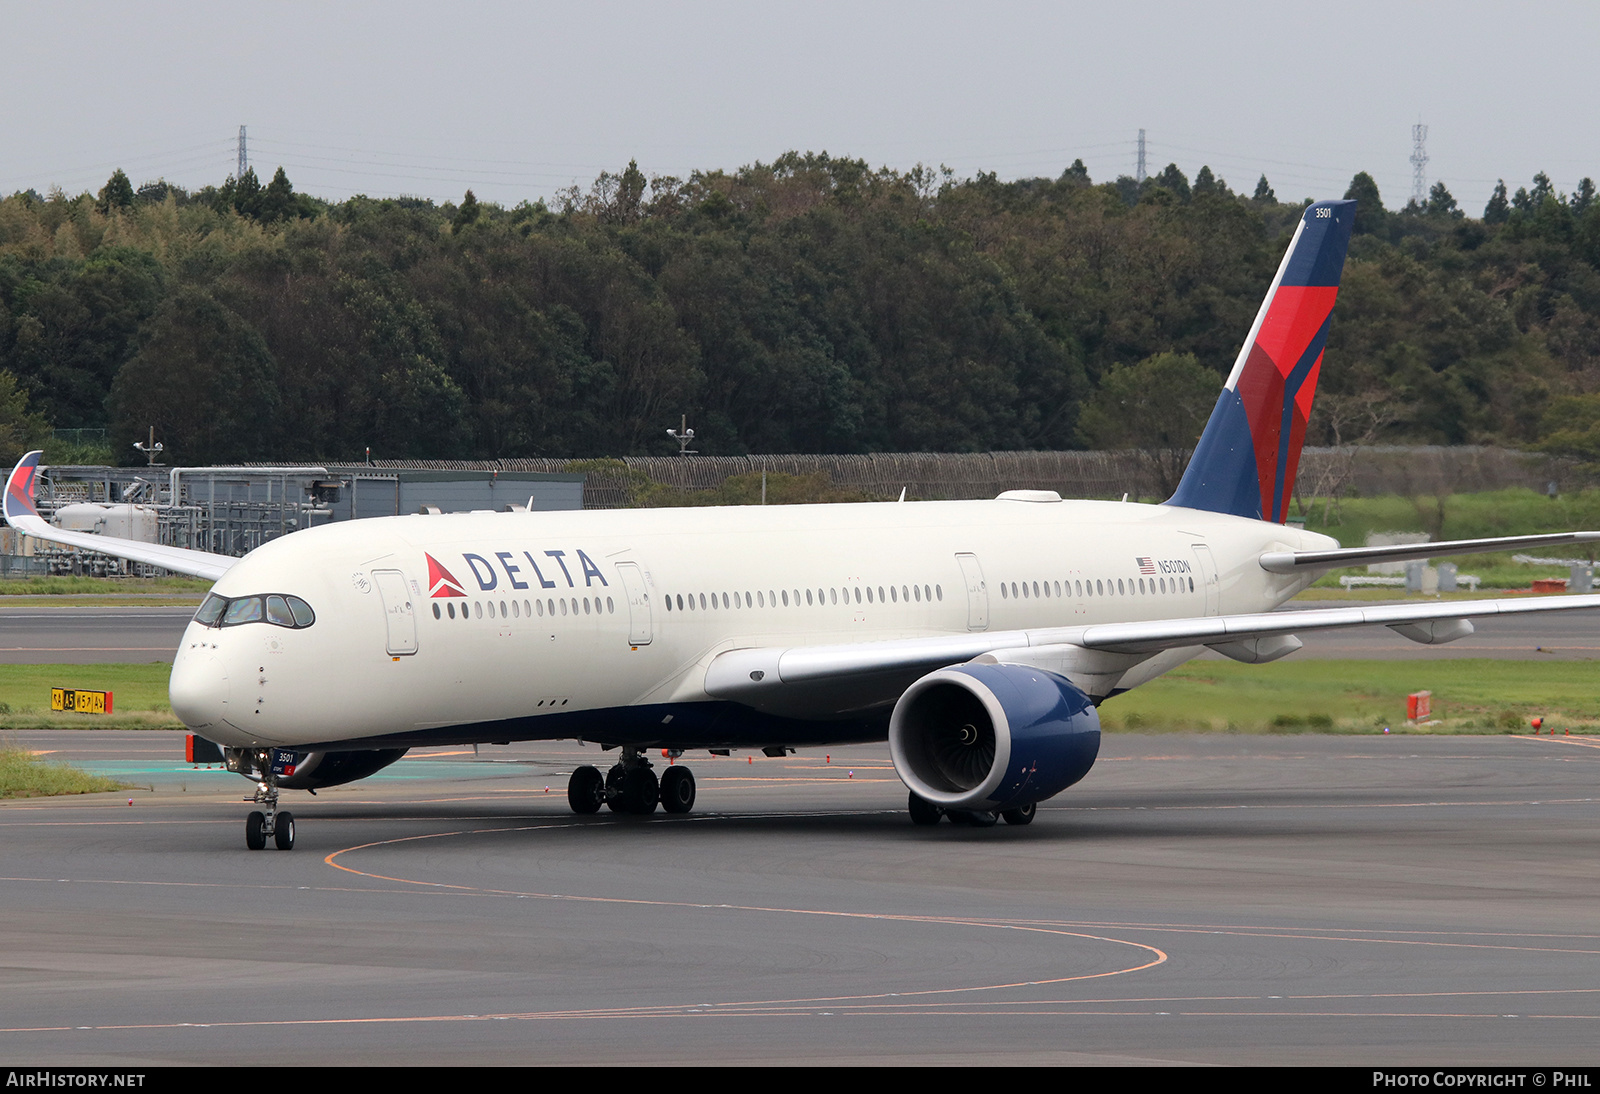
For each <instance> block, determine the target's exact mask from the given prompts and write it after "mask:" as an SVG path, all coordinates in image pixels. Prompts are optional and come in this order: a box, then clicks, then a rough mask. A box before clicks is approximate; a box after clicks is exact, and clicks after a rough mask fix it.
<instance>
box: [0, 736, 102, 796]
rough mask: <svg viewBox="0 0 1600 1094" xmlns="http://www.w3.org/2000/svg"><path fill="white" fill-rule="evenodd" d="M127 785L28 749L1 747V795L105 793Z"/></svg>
mask: <svg viewBox="0 0 1600 1094" xmlns="http://www.w3.org/2000/svg"><path fill="white" fill-rule="evenodd" d="M127 785H128V784H126V783H120V782H117V781H116V780H115V779H107V778H102V777H101V776H99V775H91V774H89V773H88V772H86V771H79V770H78V769H77V768H75V767H69V766H67V765H66V764H63V763H47V762H45V761H43V760H41V759H39V758H38V757H37V756H35V755H34V754H33V753H31V752H29V751H28V750H27V749H23V748H13V747H10V746H0V798H50V797H55V796H56V795H59V794H102V793H105V792H106V791H109V790H121V789H123V788H124V787H125V786H127Z"/></svg>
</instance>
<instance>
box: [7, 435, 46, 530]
mask: <svg viewBox="0 0 1600 1094" xmlns="http://www.w3.org/2000/svg"><path fill="white" fill-rule="evenodd" d="M43 455H44V453H43V452H42V451H33V452H29V453H28V454H27V455H26V456H24V457H22V459H20V460H18V461H17V466H16V467H14V468H12V470H11V477H10V478H8V479H7V480H6V496H5V515H6V520H8V521H9V520H11V518H12V517H37V516H38V515H39V510H38V509H36V508H35V507H34V504H33V477H34V474H35V473H36V472H37V471H38V470H39V458H40V457H41V456H43Z"/></svg>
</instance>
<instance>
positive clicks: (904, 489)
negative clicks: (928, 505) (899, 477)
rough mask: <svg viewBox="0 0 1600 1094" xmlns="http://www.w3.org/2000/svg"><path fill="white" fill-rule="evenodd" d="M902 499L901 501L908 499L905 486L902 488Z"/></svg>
mask: <svg viewBox="0 0 1600 1094" xmlns="http://www.w3.org/2000/svg"><path fill="white" fill-rule="evenodd" d="M900 500H901V501H905V500H906V488H905V487H903V486H902V487H901V488H900Z"/></svg>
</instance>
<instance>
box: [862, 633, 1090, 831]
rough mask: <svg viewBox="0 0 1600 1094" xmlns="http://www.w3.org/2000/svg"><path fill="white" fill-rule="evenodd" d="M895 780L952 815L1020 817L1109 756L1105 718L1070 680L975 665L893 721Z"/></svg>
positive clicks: (935, 682)
mask: <svg viewBox="0 0 1600 1094" xmlns="http://www.w3.org/2000/svg"><path fill="white" fill-rule="evenodd" d="M889 753H890V755H891V756H892V757H893V758H894V767H895V771H896V772H897V773H898V774H899V776H900V778H901V780H902V781H904V782H905V784H906V785H907V786H908V787H910V788H911V789H912V790H913V791H914V792H915V793H916V794H917V795H918V796H919V797H922V798H925V799H926V800H928V801H930V802H932V803H933V804H935V805H938V806H942V807H944V808H946V809H969V810H974V811H986V810H1004V809H1015V808H1018V807H1020V806H1024V805H1027V804H1029V803H1031V802H1040V801H1044V800H1045V799H1046V798H1049V797H1053V796H1054V795H1056V794H1059V793H1060V792H1061V791H1063V790H1065V789H1066V788H1067V787H1069V786H1071V785H1072V784H1073V783H1075V782H1077V781H1078V780H1079V779H1081V778H1083V777H1084V776H1085V775H1086V774H1088V773H1089V769H1090V768H1091V767H1093V766H1094V761H1095V757H1096V756H1098V755H1099V753H1100V715H1099V712H1098V711H1097V710H1095V707H1094V703H1093V702H1091V701H1090V699H1089V697H1088V696H1087V695H1085V694H1084V693H1083V692H1081V691H1079V690H1078V689H1077V688H1076V687H1074V686H1073V684H1072V682H1071V681H1070V680H1068V679H1067V678H1066V677H1064V676H1058V675H1056V674H1055V673H1053V672H1046V671H1045V670H1043V669H1036V668H1029V667H1027V666H1024V665H983V664H965V665H957V666H955V667H953V668H947V669H940V670H939V671H937V672H931V673H929V674H928V675H927V676H924V677H923V678H922V679H920V680H918V681H917V682H916V683H914V684H912V685H911V686H910V687H909V688H907V689H906V691H905V694H903V695H902V696H901V697H900V701H899V702H898V703H896V704H895V708H894V714H893V715H892V716H891V717H890V719H889Z"/></svg>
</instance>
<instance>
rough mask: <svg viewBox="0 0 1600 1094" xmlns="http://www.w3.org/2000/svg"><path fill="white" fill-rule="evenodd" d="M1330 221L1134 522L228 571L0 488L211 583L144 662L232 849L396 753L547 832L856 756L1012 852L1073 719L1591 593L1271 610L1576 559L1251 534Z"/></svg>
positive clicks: (907, 516) (407, 551)
mask: <svg viewBox="0 0 1600 1094" xmlns="http://www.w3.org/2000/svg"><path fill="white" fill-rule="evenodd" d="M1354 207H1355V203H1354V202H1350V201H1337V202H1319V203H1317V204H1314V205H1311V206H1309V207H1308V208H1307V209H1306V210H1305V214H1304V217H1303V219H1302V220H1301V222H1300V225H1299V227H1298V229H1297V230H1296V232H1295V236H1294V239H1293V241H1292V242H1291V243H1290V245H1289V250H1288V252H1287V254H1285V256H1284V259H1283V262H1282V264H1281V265H1280V266H1279V268H1278V272H1277V276H1276V277H1275V278H1274V279H1273V282H1272V285H1271V287H1270V289H1269V290H1268V292H1267V295H1266V299H1265V300H1264V301H1263V303H1262V305H1261V309H1260V312H1259V313H1258V314H1257V316H1256V320H1255V324H1254V326H1253V327H1252V328H1251V330H1250V334H1249V337H1248V338H1247V339H1246V340H1245V343H1244V348H1243V349H1242V350H1241V352H1240V353H1239V357H1238V360H1237V361H1236V363H1235V364H1234V367H1233V371H1232V373H1231V374H1230V375H1229V377H1228V380H1227V383H1226V385H1225V386H1224V388H1223V391H1222V394H1221V396H1220V398H1219V399H1218V400H1217V405H1216V409H1215V410H1214V411H1213V412H1212V415H1211V418H1210V421H1209V422H1208V424H1207V426H1206V429H1205V432H1204V434H1203V435H1202V436H1201V438H1200V441H1199V445H1198V447H1197V449H1196V451H1195V455H1194V458H1193V460H1192V462H1191V463H1190V465H1189V467H1188V469H1187V471H1186V472H1185V474H1184V477H1183V480H1182V483H1181V484H1180V486H1179V487H1178V491H1177V493H1176V494H1174V495H1173V497H1172V498H1171V499H1170V500H1169V501H1167V502H1166V503H1164V504H1161V505H1141V504H1126V503H1123V504H1118V503H1113V502H1099V501H1063V500H1061V498H1060V497H1058V496H1057V495H1056V494H1055V493H1053V492H1051V491H1038V490H1013V491H1008V492H1006V493H1004V494H1001V495H1000V496H999V497H998V498H997V499H995V500H993V501H960V502H920V503H916V504H896V503H887V504H846V505H805V506H798V505H797V506H773V507H732V508H712V509H656V510H610V511H589V512H574V513H534V512H510V513H466V514H451V515H437V514H435V515H421V514H419V515H416V516H402V517H388V518H378V519H367V520H356V521H350V522H348V523H344V524H337V525H330V526H324V527H320V528H315V529H311V530H307V531H302V532H297V533H295V534H293V535H289V536H285V537H284V538H281V539H278V540H275V541H273V542H270V543H268V544H265V545H264V546H262V547H260V548H259V549H257V550H255V551H252V552H251V553H250V554H249V555H247V556H245V557H244V558H232V557H229V556H224V555H214V554H208V553H206V552H202V551H192V550H185V549H181V548H174V547H163V546H154V545H150V544H143V543H135V542H131V541H126V540H116V539H111V538H109V537H104V536H98V535H92V534H85V533H76V532H67V531H63V530H61V529H58V528H55V527H53V526H51V525H49V524H48V523H46V522H45V521H44V520H43V519H41V518H40V516H39V514H38V512H37V510H36V509H35V507H34V504H33V483H34V474H35V471H36V469H37V467H38V463H39V458H40V453H38V452H33V453H30V454H29V455H28V456H26V457H24V458H23V460H22V461H21V462H20V463H19V464H18V465H17V467H16V469H15V470H14V471H13V472H12V474H11V477H10V480H9V481H8V484H7V488H6V493H5V516H6V519H7V520H9V521H10V522H11V524H12V525H13V526H15V527H16V528H17V529H18V530H19V531H22V532H24V533H26V534H28V535H32V536H37V537H39V538H40V539H47V540H54V541H57V542H60V543H65V544H70V545H74V546H78V547H83V548H87V549H89V550H94V551H100V552H104V553H107V554H113V555H119V556H122V557H125V558H129V559H133V560H136V561H141V562H147V563H153V564H155V565H158V566H162V567H165V568H167V569H169V570H175V571H177V572H179V573H186V574H193V575H197V576H201V577H206V578H211V579H214V580H215V581H216V585H215V586H214V587H213V589H212V590H211V593H210V594H209V595H208V596H207V597H206V599H205V602H204V603H203V604H202V605H201V607H200V610H199V612H198V613H197V614H196V615H195V618H194V620H193V622H192V623H190V625H189V627H188V629H187V631H186V632H185V633H184V636H183V640H182V644H181V648H180V649H179V650H178V654H177V658H176V660H175V661H174V663H173V666H172V682H171V697H172V709H173V711H174V712H175V713H176V714H177V715H178V717H180V718H181V719H182V720H183V722H184V723H185V724H186V725H188V726H190V727H191V728H192V729H193V730H194V731H195V733H196V734H197V735H200V736H203V737H205V738H207V739H209V740H211V741H213V742H216V743H217V744H219V745H220V746H222V747H223V749H224V750H225V754H226V757H227V760H228V764H229V766H230V768H232V769H233V770H236V771H238V772H239V773H241V774H244V775H246V776H247V777H249V778H251V779H253V780H255V781H256V782H257V783H258V788H257V793H256V800H257V802H258V803H261V804H263V805H264V806H265V807H266V808H265V809H264V810H258V811H255V812H252V813H251V814H250V816H249V818H248V820H247V823H246V833H245V834H246V843H247V844H248V846H250V847H251V848H261V847H264V846H265V845H266V841H267V840H268V839H269V838H271V839H272V840H273V841H274V842H275V843H276V844H277V846H278V847H280V848H283V849H288V848H290V847H292V846H293V844H294V819H293V817H292V815H291V814H290V813H288V812H284V811H279V810H278V808H277V804H278V796H279V791H280V790H281V789H315V788H317V787H321V786H332V785H337V784H339V783H344V782H349V781H350V780H353V779H359V778H362V777H364V776H366V775H370V774H372V773H373V772H375V771H377V770H378V769H380V768H382V767H384V766H385V765H387V764H390V763H393V762H394V761H395V760H397V759H399V757H400V756H401V755H403V754H404V752H405V751H406V749H408V748H411V747H415V746H419V745H443V744H459V743H468V742H507V741H513V740H556V739H580V740H584V741H590V742H595V743H598V744H600V745H603V746H605V747H606V748H608V749H611V748H615V749H617V750H618V752H619V758H618V760H617V762H616V764H615V766H613V767H611V768H610V770H609V771H608V772H606V773H605V774H602V773H601V772H600V771H599V770H598V769H597V768H594V767H587V766H585V767H580V768H578V770H577V771H575V772H573V774H572V777H571V781H570V783H569V785H568V798H569V801H570V803H571V806H572V808H573V809H574V810H575V811H576V812H578V813H593V812H595V811H596V810H598V809H599V808H600V807H601V806H602V805H607V806H609V807H610V808H611V809H613V810H616V811H618V812H627V813H639V814H643V813H651V812H653V811H654V810H655V809H656V807H657V805H658V804H659V805H661V806H663V807H665V809H666V810H667V812H670V813H684V812H687V811H688V810H689V809H690V808H692V806H693V805H694V801H695V783H694V776H693V774H692V773H691V772H690V770H689V769H688V768H687V767H684V766H681V765H673V766H669V767H667V768H666V769H665V770H664V771H663V773H662V775H661V777H660V778H659V779H658V778H657V775H656V774H655V772H654V771H653V770H652V767H651V764H650V763H649V761H648V760H647V759H646V755H647V750H651V749H657V748H660V749H667V750H671V751H677V752H681V751H684V750H689V749H702V748H704V749H732V748H739V749H750V748H760V749H763V750H765V751H767V752H768V753H769V754H781V753H782V752H783V751H784V750H787V749H792V748H795V747H800V746H808V745H811V746H815V745H823V744H828V743H846V742H864V741H879V740H884V739H885V738H887V740H888V742H889V750H890V753H891V755H892V756H893V759H894V765H895V770H896V771H897V772H898V773H899V775H900V777H901V779H903V780H904V781H905V783H906V785H907V786H908V787H909V788H910V812H911V817H912V819H913V820H914V821H916V822H917V823H920V824H932V823H937V822H938V821H939V819H940V817H942V816H949V817H951V818H952V819H953V820H961V821H966V822H968V823H974V824H990V823H993V822H994V821H995V820H996V819H997V818H998V817H1004V818H1005V819H1006V820H1007V821H1008V822H1010V823H1013V824H1026V823H1027V822H1028V821H1030V820H1031V819H1032V817H1033V814H1034V808H1035V806H1036V804H1037V803H1038V802H1040V801H1043V800H1045V799H1046V798H1049V797H1051V796H1052V795H1054V794H1057V793H1059V792H1060V791H1062V790H1064V789H1065V788H1067V787H1068V786H1071V785H1072V784H1073V783H1075V782H1077V781H1078V780H1079V779H1081V778H1083V776H1084V775H1085V774H1086V773H1087V772H1088V771H1089V768H1090V767H1091V766H1092V765H1093V763H1094V761H1095V756H1096V754H1097V752H1098V750H1099V745H1100V724H1099V718H1098V715H1097V712H1096V704H1098V703H1099V702H1100V701H1101V700H1103V699H1105V698H1107V697H1108V696H1112V695H1116V694H1118V693H1119V692H1123V691H1126V690H1128V689H1129V688H1132V687H1137V686H1138V685H1140V684H1142V683H1145V682H1147V681H1149V680H1151V679H1154V678H1155V677H1157V676H1159V675H1161V674H1162V673H1164V672H1166V671H1167V670H1169V669H1171V668H1173V667H1174V666H1176V665H1178V664H1181V663H1182V662H1184V661H1187V660H1189V659H1190V658H1193V657H1195V656H1197V655H1199V654H1200V653H1202V652H1204V651H1205V650H1206V649H1207V648H1209V649H1212V650H1216V651H1218V652H1221V653H1223V654H1226V655H1227V656H1229V657H1232V658H1234V659H1236V660H1239V661H1245V662H1265V661H1271V660H1274V659H1276V658H1279V657H1282V656H1284V655H1285V654H1288V653H1292V652H1293V651H1294V650H1296V649H1298V648H1299V647H1300V641H1299V639H1298V638H1296V637H1295V635H1296V634H1297V633H1301V632H1305V631H1310V630H1321V629H1325V628H1331V627H1352V626H1362V625H1386V626H1388V627H1390V628H1392V629H1393V630H1395V631H1397V632H1398V633H1399V634H1400V635H1403V636H1404V637H1405V638H1408V639H1410V640H1412V641H1415V642H1421V643H1427V644H1433V643H1441V642H1449V641H1451V640H1453V639H1456V638H1460V637H1463V636H1464V635H1467V634H1470V633H1472V623H1471V622H1470V621H1469V620H1470V618H1471V617H1474V616H1483V615H1494V614H1500V613H1507V612H1530V611H1560V610H1572V609H1583V608H1593V607H1600V596H1570V597H1559V598H1550V599H1545V600H1514V601H1513V600H1487V601H1476V602H1468V603H1451V604H1442V603H1431V604H1414V605H1413V604H1405V605H1393V606H1374V607H1364V608H1345V609H1334V610H1317V611H1289V612H1283V611H1273V609H1274V608H1277V607H1278V606H1279V605H1281V604H1282V603H1283V602H1284V601H1286V600H1288V599H1289V598H1290V597H1292V596H1293V595H1295V594H1296V593H1298V592H1299V591H1301V590H1302V589H1304V588H1305V587H1306V586H1307V585H1308V584H1310V583H1311V582H1312V581H1313V580H1314V579H1315V578H1316V577H1317V576H1318V575H1319V574H1321V573H1323V572H1325V571H1326V570H1328V569H1331V568H1334V567H1338V566H1348V565H1352V564H1360V563H1367V562H1373V561H1393V560H1404V559H1414V558H1422V557H1427V556H1436V555H1449V554H1461V553H1466V552H1470V551H1490V550H1505V549H1508V548H1510V547H1525V546H1539V545H1554V544H1565V543H1577V542H1592V541H1594V540H1596V539H1600V534H1597V533H1592V532H1576V533H1564V534H1558V535H1548V536H1519V537H1509V538H1501V539H1492V540H1469V541H1460V542H1453V543H1433V544H1427V545H1423V546H1416V545H1406V546H1397V547H1377V548H1350V549H1341V548H1339V545H1338V544H1337V543H1336V542H1335V541H1334V540H1332V539H1329V538H1327V537H1325V536H1321V535H1316V534H1313V533H1310V532H1306V531H1303V530H1300V529H1296V528H1292V527H1289V526H1287V525H1285V524H1284V523H1283V521H1284V519H1285V517H1286V515H1287V509H1288V503H1289V498H1290V494H1291V489H1292V486H1293V483H1294V477H1295V470H1296V465H1297V463H1298V461H1299V456H1300V448H1301V444H1302V442H1303V440H1304V437H1305V429H1306V421H1307V418H1308V417H1309V415H1310V412H1311V400H1312V395H1313V392H1314V390H1315V387H1316V382H1317V374H1318V370H1319V369H1320V367H1321V365H1322V353H1323V345H1324V343H1325V341H1326V339H1327V333H1328V322H1329V316H1330V314H1331V312H1332V310H1333V303H1334V298H1335V296H1336V295H1337V294H1338V282H1339V276H1340V273H1341V271H1342V268H1343V265H1344V256H1345V251H1346V248H1347V247H1348V244H1349V239H1350V228H1351V222H1352V220H1353V217H1354V212H1355V208H1354Z"/></svg>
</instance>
